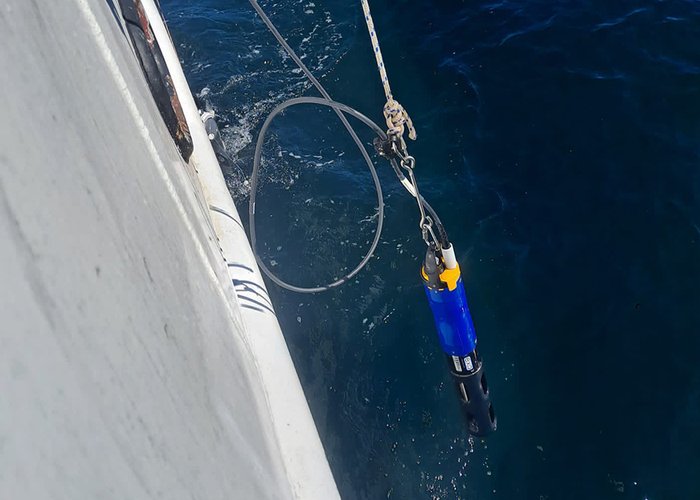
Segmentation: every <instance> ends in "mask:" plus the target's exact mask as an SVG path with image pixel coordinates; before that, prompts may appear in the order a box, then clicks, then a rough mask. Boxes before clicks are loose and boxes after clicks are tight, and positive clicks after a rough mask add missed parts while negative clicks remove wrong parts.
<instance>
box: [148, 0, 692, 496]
mask: <svg viewBox="0 0 700 500" xmlns="http://www.w3.org/2000/svg"><path fill="white" fill-rule="evenodd" d="M161 4H162V8H163V11H164V15H165V18H166V19H167V21H168V24H169V27H170V30H171V32H172V36H173V38H174V40H175V43H176V46H177V47H178V50H179V52H180V55H181V58H182V60H183V64H184V67H185V71H186V73H187V76H188V78H189V81H190V85H191V87H192V89H193V92H194V93H195V94H197V97H198V99H199V100H200V101H201V102H202V103H203V105H204V106H209V107H211V108H213V109H214V110H215V111H216V113H218V115H219V116H220V126H221V127H222V133H223V137H224V140H225V143H226V145H227V147H228V150H229V153H230V155H231V158H230V161H227V162H225V164H224V169H225V175H226V179H227V182H228V185H229V187H230V190H231V193H232V195H233V196H234V199H235V201H236V203H237V205H238V208H239V210H240V212H241V214H243V215H244V218H246V216H245V214H247V202H248V196H249V183H248V176H249V175H250V171H251V163H252V153H253V149H254V145H255V138H256V136H257V131H258V129H259V127H260V125H261V124H262V121H263V120H264V118H265V116H266V114H267V113H268V112H269V111H270V110H271V109H272V108H273V107H274V106H275V105H276V104H278V103H280V102H282V101H283V100H285V99H288V98H290V97H295V96H300V95H317V94H316V93H315V91H314V90H311V89H310V86H309V85H308V83H307V82H306V81H305V79H304V77H303V75H302V74H301V73H300V71H299V70H298V69H296V68H295V66H294V65H293V63H292V62H291V61H290V60H289V58H288V57H287V56H286V55H285V54H284V53H283V51H282V50H281V49H280V48H279V47H278V45H277V43H276V42H275V40H274V39H273V37H272V36H271V35H270V34H269V33H268V32H267V30H266V28H265V27H264V25H263V24H262V22H261V21H260V20H259V19H258V18H257V17H256V15H255V13H254V11H253V10H252V8H251V7H250V6H249V5H248V3H247V2H245V1H243V0H240V1H234V0H161ZM262 5H263V7H264V8H265V9H266V10H267V12H268V14H269V15H270V17H271V18H272V20H273V21H274V22H275V23H276V24H277V26H278V28H279V29H280V31H281V32H282V33H283V34H284V35H285V36H286V37H287V38H288V40H289V42H290V44H291V45H292V46H293V47H294V48H295V49H296V50H298V52H299V54H300V55H301V56H302V57H303V58H304V61H305V62H306V63H307V64H308V65H309V67H310V68H311V70H312V71H313V72H314V73H315V74H316V75H317V76H318V77H319V78H320V79H321V81H322V82H323V84H324V85H326V86H327V88H328V90H329V92H330V93H331V95H332V96H333V97H334V98H335V99H336V100H338V101H341V102H344V103H347V104H349V105H351V106H353V107H355V108H357V109H358V110H360V111H362V112H363V113H365V114H366V115H368V116H370V117H371V118H373V119H374V120H376V121H378V122H380V123H381V120H382V116H381V108H382V106H383V104H384V96H383V92H382V88H381V86H380V83H379V77H378V75H377V72H376V67H375V63H374V58H373V54H372V50H371V47H370V45H369V41H368V35H367V31H366V28H365V25H364V20H363V16H362V14H361V8H360V4H359V1H351V2H348V1H347V0H302V1H297V0H277V1H275V2H271V1H264V2H262ZM371 5H372V8H373V14H374V17H375V25H376V28H377V30H378V34H379V38H380V41H381V43H382V49H383V52H384V58H385V61H386V65H387V69H388V72H389V77H390V80H391V83H392V87H393V90H394V93H395V96H396V98H397V99H398V100H399V101H400V102H401V103H402V104H403V105H404V106H405V107H406V109H407V110H408V111H409V113H410V115H411V117H412V118H413V120H414V122H415V125H416V128H417V131H418V140H417V141H416V142H415V143H410V144H409V147H410V151H411V153H412V154H413V155H414V156H415V157H416V159H417V165H416V172H417V176H418V180H419V183H420V187H421V189H422V192H423V193H424V195H425V196H426V198H428V199H429V200H430V201H431V203H432V204H433V205H434V207H435V208H436V209H437V210H438V212H439V213H440V215H441V217H442V219H443V221H444V223H445V225H446V227H447V230H448V231H449V233H450V236H451V239H452V241H453V243H454V245H455V247H456V249H457V254H458V258H459V261H460V263H461V266H462V269H463V272H464V276H465V284H466V288H467V293H468V296H469V299H470V307H471V310H472V314H473V317H474V321H475V324H476V328H477V332H478V335H479V345H480V351H481V353H482V355H483V357H484V360H485V363H486V372H487V373H488V375H489V383H490V390H491V393H492V397H493V400H494V403H495V408H496V412H497V415H498V431H497V432H496V433H495V434H494V435H492V436H490V437H489V438H487V439H486V440H478V439H470V438H469V437H468V435H467V433H466V425H465V421H464V418H463V414H462V413H461V409H460V407H459V403H458V399H457V395H456V392H455V390H454V387H453V385H452V382H451V380H450V376H449V373H448V371H447V368H446V364H445V360H444V357H443V355H442V353H441V352H440V348H439V344H438V341H437V336H436V333H435V328H434V326H433V320H432V317H431V313H430V309H429V308H428V305H427V302H426V298H425V294H424V292H423V290H422V285H421V281H420V279H419V275H418V271H419V265H420V261H421V259H422V257H423V254H424V251H425V246H424V244H423V242H422V240H421V238H420V235H419V231H418V213H417V207H416V205H415V202H414V201H413V200H412V199H411V198H410V196H408V195H407V193H405V192H404V191H403V189H402V187H401V186H400V185H399V184H398V182H397V181H396V179H395V177H394V176H393V174H392V172H391V170H390V168H389V167H388V165H387V164H386V163H384V162H383V161H382V160H381V159H379V158H376V155H375V159H376V164H377V165H378V168H379V170H380V177H381V180H382V184H383V188H384V196H385V201H386V219H385V230H384V233H383V235H382V242H381V244H380V246H379V248H378V250H377V252H376V255H375V256H374V258H373V259H372V260H371V261H370V264H369V265H368V266H367V268H366V269H365V270H364V271H363V272H362V273H360V274H359V275H358V276H357V277H356V279H354V280H353V281H352V282H351V283H349V284H347V285H345V286H344V287H342V288H340V289H338V290H335V291H332V292H326V293H323V294H317V295H299V294H296V293H291V292H287V291H285V290H282V289H280V288H278V287H277V286H275V285H274V284H272V283H271V282H269V288H270V293H271V295H272V298H273V301H274V303H275V307H276V310H277V312H278V315H279V318H280V321H281V324H282V327H283V329H284V331H285V335H286V339H287V343H288V345H289V347H290V350H291V353H292V356H293V359H294V362H295V365H296V367H297V370H298V372H299V376H300V378H301V380H302V383H303V385H304V388H305V392H306V395H307V397H308V399H309V404H310V406H311V409H312V412H313V415H314V418H315V420H316V423H317V426H318V429H319V432H320V435H321V438H322V440H323V443H324V446H325V449H326V452H327V454H328V459H329V462H330V465H331V468H332V470H333V473H334V475H335V478H336V481H337V484H338V487H339V489H340V492H341V494H342V495H343V497H345V498H349V499H355V498H358V499H365V498H366V499H378V498H381V499H383V498H392V499H411V498H445V499H452V498H464V499H551V500H554V499H639V500H642V499H649V500H657V499H659V500H661V499H668V500H672V499H700V2H694V1H647V2H641V1H620V2H611V1H609V0H597V1H583V0H581V1H560V2H552V1H539V0H511V1H508V0H504V1H494V2H480V1H476V0H474V1H468V2H464V1H462V2H459V1H456V0H455V1H450V2H448V1H432V2H427V1H425V0H416V1H410V2H409V1H397V0H394V1H390V0H372V1H371ZM361 137H362V138H363V140H366V141H367V143H368V144H369V143H371V139H372V135H371V133H369V132H368V131H366V130H362V133H361ZM264 151H265V158H264V165H263V167H264V169H263V178H262V183H261V187H260V194H259V199H258V226H259V228H258V231H259V238H260V241H261V244H260V250H261V253H262V255H263V257H264V259H265V260H266V262H268V264H269V265H270V266H271V269H272V270H273V271H275V272H276V273H278V274H279V275H280V277H282V278H283V279H286V280H289V281H291V282H293V283H296V284H300V285H307V286H309V285H317V284H320V283H323V282H326V281H330V280H332V279H333V278H335V277H338V276H340V275H342V274H344V272H347V271H348V270H349V269H351V268H352V267H354V265H355V264H356V262H358V261H359V259H360V258H361V257H362V254H363V252H364V251H365V250H366V249H367V246H368V243H369V241H370V240H371V238H372V235H373V232H374V228H375V224H376V211H377V203H376V196H375V193H374V189H373V187H372V183H371V178H370V176H369V173H368V172H367V168H366V166H365V165H364V164H363V162H362V159H361V157H360V155H359V153H358V151H357V150H356V148H354V146H353V143H352V141H351V140H350V139H349V138H348V136H347V134H346V132H345V131H344V129H343V128H342V126H341V125H340V124H339V122H338V120H337V118H336V117H335V116H334V115H333V114H332V113H331V112H329V111H328V110H327V109H316V108H313V107H300V108H299V109H293V110H290V111H289V112H287V113H286V114H285V115H284V116H282V117H280V118H278V119H277V120H276V121H275V123H274V125H273V127H272V130H271V135H270V138H269V139H268V140H267V141H266V145H265V149H264Z"/></svg>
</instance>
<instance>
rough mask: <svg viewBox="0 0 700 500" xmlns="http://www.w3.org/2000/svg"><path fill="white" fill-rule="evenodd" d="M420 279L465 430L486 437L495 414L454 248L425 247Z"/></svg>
mask: <svg viewBox="0 0 700 500" xmlns="http://www.w3.org/2000/svg"><path fill="white" fill-rule="evenodd" d="M421 277H422V278H423V284H424V285H425V293H426V295H427V296H428V302H429V303H430V308H431V309H432V311H433V317H434V318H435V327H436V328H437V331H438V337H439V338H440V345H441V346H442V350H443V351H444V353H445V355H446V356H447V359H448V363H449V366H450V373H452V376H453V377H454V378H455V382H456V385H457V389H458V390H459V394H460V397H461V400H462V404H463V406H464V410H465V413H466V416H467V428H468V430H469V432H470V433H471V434H473V435H475V436H485V435H487V434H489V433H491V432H493V431H495V430H496V415H495V413H494V409H493V404H492V403H491V398H490V395H489V390H488V385H487V383H486V375H485V373H484V365H483V362H482V361H481V358H480V357H479V355H478V353H477V350H476V331H475V330H474V323H473V322H472V317H471V314H470V312H469V306H468V305H467V294H466V292H465V291H464V283H463V281H462V276H461V272H460V269H459V264H457V261H456V259H455V258H454V248H453V247H452V246H450V247H449V248H448V249H447V250H446V251H442V252H440V253H438V251H436V250H435V249H434V248H432V247H431V248H428V251H427V252H426V255H425V261H424V262H423V268H422V269H421Z"/></svg>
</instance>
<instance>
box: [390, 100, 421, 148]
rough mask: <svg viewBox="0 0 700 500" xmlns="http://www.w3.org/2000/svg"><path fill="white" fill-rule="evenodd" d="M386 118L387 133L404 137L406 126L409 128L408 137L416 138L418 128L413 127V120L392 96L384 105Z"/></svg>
mask: <svg viewBox="0 0 700 500" xmlns="http://www.w3.org/2000/svg"><path fill="white" fill-rule="evenodd" d="M384 118H385V119H386V126H387V127H388V129H387V132H386V135H388V136H397V137H403V133H404V130H405V128H408V137H409V138H410V139H411V140H413V141H415V140H416V129H415V128H414V127H413V121H412V120H411V117H410V116H408V113H407V112H406V110H405V109H404V107H403V106H402V105H401V104H400V103H399V102H398V101H396V100H394V99H393V98H392V97H390V98H389V99H387V101H386V104H385V105H384Z"/></svg>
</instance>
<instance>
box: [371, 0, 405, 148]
mask: <svg viewBox="0 0 700 500" xmlns="http://www.w3.org/2000/svg"><path fill="white" fill-rule="evenodd" d="M360 2H361V3H362V10H363V11H364V13H365V22H366V23H367V31H368V32H369V38H370V41H371V42H372V49H373V50H374V57H375V58H376V59H377V69H378V70H379V77H380V78H381V80H382V86H383V87H384V95H385V96H386V104H385V105H384V118H385V119H386V126H387V127H388V129H387V132H386V134H387V135H388V136H390V137H391V136H396V137H399V138H403V133H404V129H405V128H407V129H408V137H409V138H410V139H412V140H414V141H415V140H416V129H415V128H414V127H413V122H412V121H411V117H410V116H408V113H407V112H406V110H405V109H404V107H403V106H401V104H399V102H398V101H396V100H395V99H394V96H393V95H392V93H391V87H390V86H389V77H388V76H387V74H386V68H385V67H384V60H383V59H382V50H381V49H380V48H379V39H378V38H377V32H376V30H375V29H374V21H372V14H371V13H370V11H369V4H368V3H367V0H360Z"/></svg>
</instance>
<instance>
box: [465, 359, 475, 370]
mask: <svg viewBox="0 0 700 500" xmlns="http://www.w3.org/2000/svg"><path fill="white" fill-rule="evenodd" d="M464 364H465V365H466V367H467V370H469V371H472V370H473V369H474V365H473V364H472V358H470V357H469V356H467V357H466V358H464Z"/></svg>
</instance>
